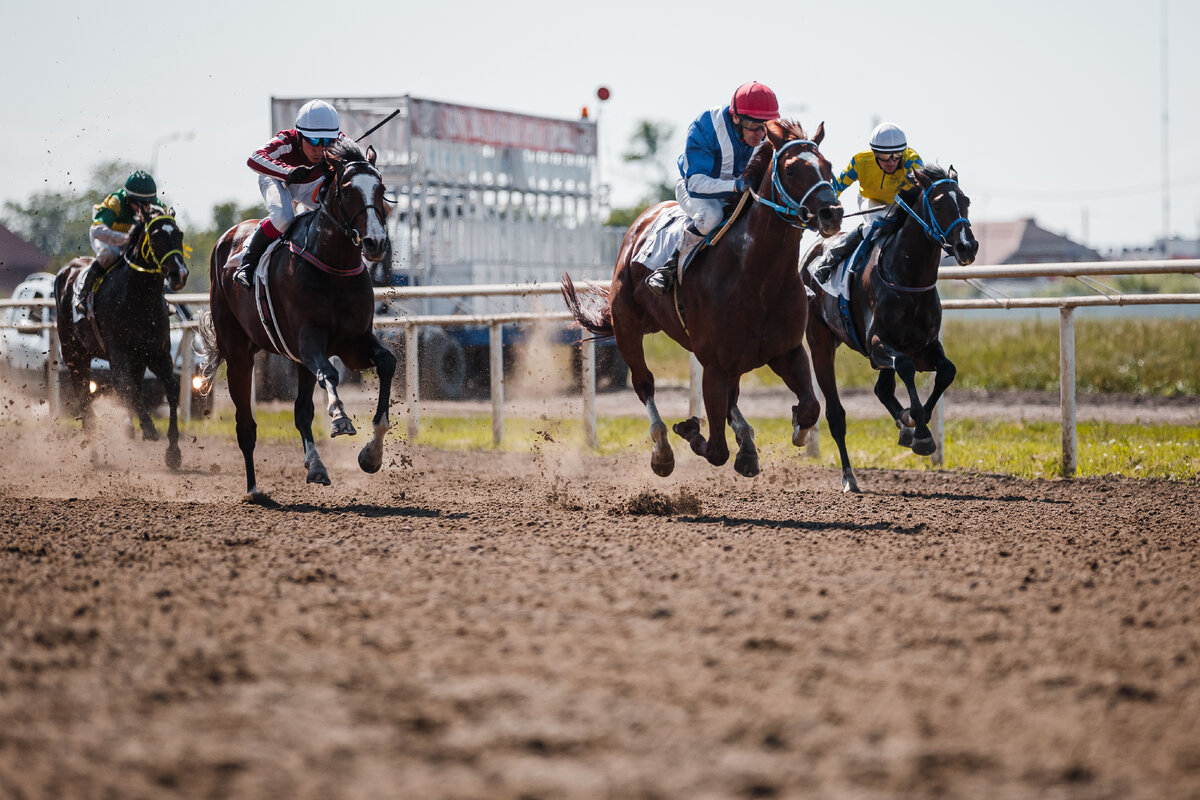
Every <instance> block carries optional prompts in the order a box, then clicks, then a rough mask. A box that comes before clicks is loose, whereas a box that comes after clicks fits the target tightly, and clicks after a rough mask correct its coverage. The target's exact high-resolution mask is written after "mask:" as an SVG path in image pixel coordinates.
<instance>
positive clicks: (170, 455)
mask: <svg viewBox="0 0 1200 800" xmlns="http://www.w3.org/2000/svg"><path fill="white" fill-rule="evenodd" d="M182 465H183V454H182V453H181V452H179V448H178V447H168V448H167V469H171V470H176V469H179V468H180V467H181V466H182Z"/></svg>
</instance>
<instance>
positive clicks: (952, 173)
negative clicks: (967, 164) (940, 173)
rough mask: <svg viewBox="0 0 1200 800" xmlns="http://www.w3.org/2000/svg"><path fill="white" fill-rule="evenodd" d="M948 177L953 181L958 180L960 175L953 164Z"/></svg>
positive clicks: (947, 174)
mask: <svg viewBox="0 0 1200 800" xmlns="http://www.w3.org/2000/svg"><path fill="white" fill-rule="evenodd" d="M946 177H948V178H949V179H950V180H952V181H956V180H958V173H957V172H955V171H954V165H953V164H951V165H950V171H949V172H947V173H946Z"/></svg>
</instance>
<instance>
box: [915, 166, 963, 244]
mask: <svg viewBox="0 0 1200 800" xmlns="http://www.w3.org/2000/svg"><path fill="white" fill-rule="evenodd" d="M908 177H909V180H910V181H912V182H913V183H914V184H916V186H917V187H918V188H919V189H920V191H921V198H920V203H921V208H920V210H919V212H918V210H917V209H916V208H910V209H909V213H910V214H912V215H913V216H914V217H916V219H917V221H918V222H920V223H921V225H922V227H924V228H925V232H926V234H928V235H929V237H930V238H931V239H933V240H934V241H936V242H937V243H938V244H940V245H941V246H942V249H944V250H945V251H946V253H947V254H948V255H951V256H954V260H955V261H957V262H958V265H959V266H961V267H965V266H967V265H968V264H971V263H972V262H974V261H975V254H976V253H978V252H979V242H978V241H976V239H975V232H974V231H973V230H971V220H970V219H968V218H967V211H968V210H969V209H970V207H971V198H969V197H967V195H966V193H964V192H963V190H962V188H961V187H960V186H959V185H958V173H957V172H955V171H954V165H951V166H950V169H949V171H944V170H942V168H941V167H938V166H925V167H921V168H920V169H916V170H913V171H912V172H911V173H909V176H908ZM910 205H912V204H910Z"/></svg>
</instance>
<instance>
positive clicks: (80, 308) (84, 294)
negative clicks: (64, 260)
mask: <svg viewBox="0 0 1200 800" xmlns="http://www.w3.org/2000/svg"><path fill="white" fill-rule="evenodd" d="M104 273H105V269H104V265H103V264H102V263H100V259H98V258H97V259H96V260H95V261H93V262H92V263H91V264H89V265H88V268H87V269H86V270H84V271H83V274H82V275H80V276H79V280H78V281H77V282H76V284H75V315H76V317H77V318H78V319H83V318H84V317H85V316H87V301H88V297H89V296H90V295H91V293H92V288H93V287H94V286H95V285H96V281H98V280H100V276H101V275H103V274H104Z"/></svg>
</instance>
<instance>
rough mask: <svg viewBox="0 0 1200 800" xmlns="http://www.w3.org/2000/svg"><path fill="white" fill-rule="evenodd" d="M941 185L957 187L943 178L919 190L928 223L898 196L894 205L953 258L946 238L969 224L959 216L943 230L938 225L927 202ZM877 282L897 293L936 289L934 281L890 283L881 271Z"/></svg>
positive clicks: (950, 179)
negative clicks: (963, 225)
mask: <svg viewBox="0 0 1200 800" xmlns="http://www.w3.org/2000/svg"><path fill="white" fill-rule="evenodd" d="M943 183H953V184H954V185H955V186H957V185H958V181H956V180H954V179H953V178H943V179H941V180H938V181H934V182H933V183H932V184H930V186H929V188H928V189H922V190H921V207H922V210H923V211H924V212H925V213H926V214H928V215H929V222H926V221H925V220H924V219H922V218H921V215H920V214H918V213H917V212H916V211H913V209H912V208H911V207H910V206H909V205H908V203H905V202H904V200H903V198H901V197H900V195H896V205H898V206H900V207H901V208H902V209H904V210H905V211H907V212H908V215H909V216H910V217H912V218H913V219H914V220H916V221H917V224H919V225H920V226H921V228H922V229H923V230H924V231H925V235H926V236H928V237H929V239H930V240H931V241H933V242H935V243H937V244H938V245H939V246H940V247H941V249H942V250H943V251H944V252H945V253H946V255H948V256H953V255H954V248H952V247H951V246H950V243H949V241H947V238H948V237H949V236H950V232H951V231H952V230H954V229H955V228H956V227H958V225H959V223H962V224H970V222H969V220H968V219H967V218H966V217H961V216H960V217H959V218H958V219H956V220H954V222H951V223H950V225H949V226H947V227H946V228H945V229H943V228H942V226H941V225H939V224H938V221H937V216H935V215H934V213H933V205H932V203H931V202H930V200H929V195H930V193H931V192H932V191H933V189H934V187H936V186H938V185H940V184H943ZM955 210H956V211H957V206H955ZM880 266H881V267H882V259H880ZM879 280H881V281H883V284H884V286H887V287H888V288H889V289H893V290H895V291H897V292H913V293H919V292H928V291H931V290H932V289H935V288H937V281H936V280H935V281H934V282H933V283H931V284H929V285H928V286H903V285H901V284H898V283H892V282H891V281H889V280H888V279H887V278H885V277H884V276H883V271H882V269H881V270H880V272H879Z"/></svg>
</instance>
